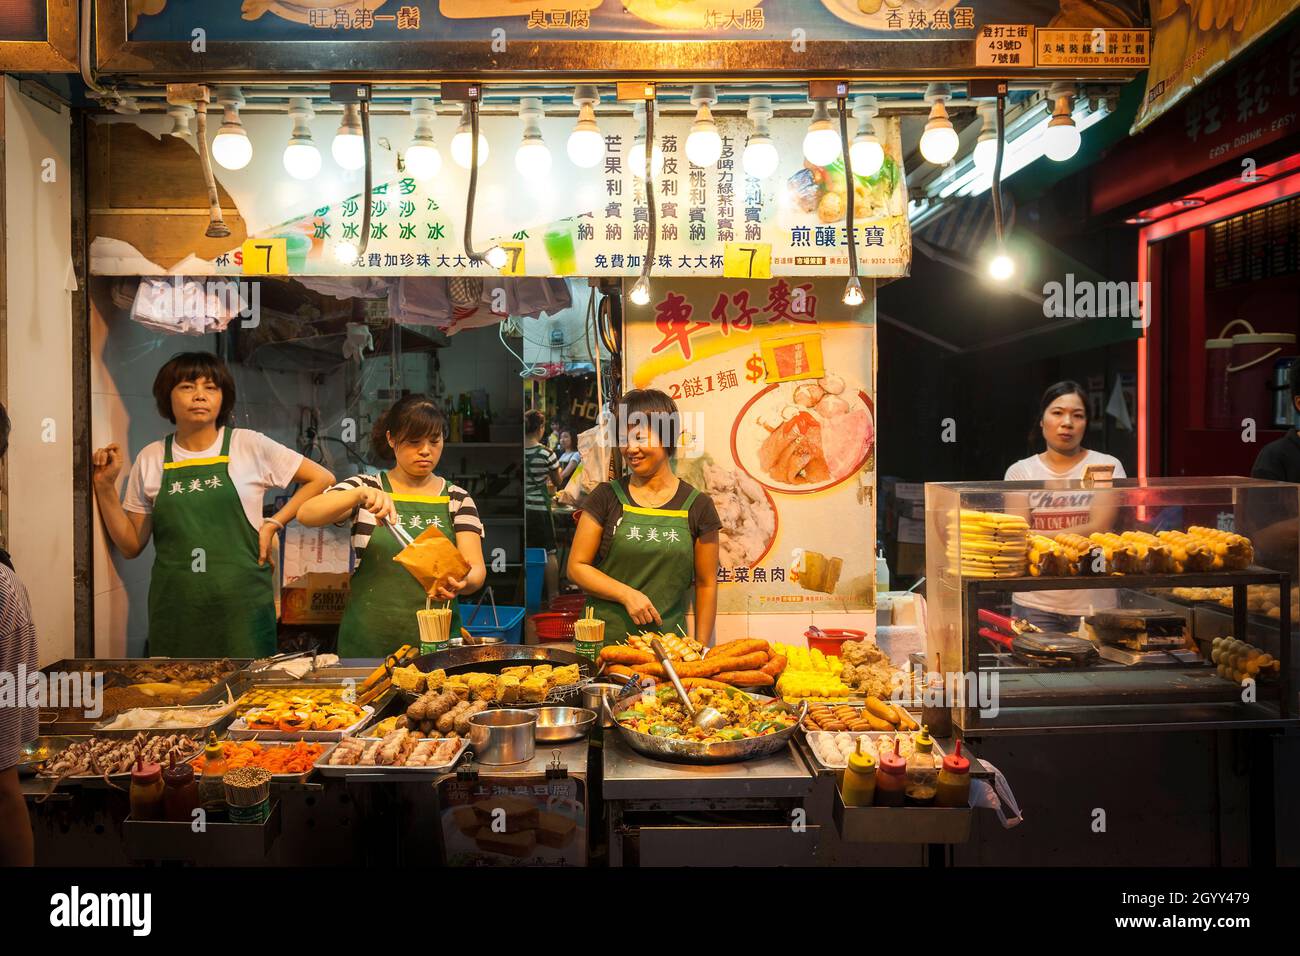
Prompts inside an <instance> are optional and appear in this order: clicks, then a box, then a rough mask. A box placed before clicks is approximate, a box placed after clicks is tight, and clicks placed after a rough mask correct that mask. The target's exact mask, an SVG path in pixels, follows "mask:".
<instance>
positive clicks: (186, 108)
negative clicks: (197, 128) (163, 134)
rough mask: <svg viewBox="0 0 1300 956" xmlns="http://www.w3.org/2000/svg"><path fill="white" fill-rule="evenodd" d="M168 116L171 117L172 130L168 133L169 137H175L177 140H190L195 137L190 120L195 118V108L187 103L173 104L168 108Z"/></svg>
mask: <svg viewBox="0 0 1300 956" xmlns="http://www.w3.org/2000/svg"><path fill="white" fill-rule="evenodd" d="M167 115H168V116H170V117H171V121H172V128H171V129H169V130H168V131H167V135H168V136H175V137H176V138H177V139H189V138H190V137H191V136H193V135H194V132H193V131H192V130H191V129H190V120H192V119H193V118H194V107H193V106H190V105H189V104H187V103H173V104H171V105H170V106H168V107H167Z"/></svg>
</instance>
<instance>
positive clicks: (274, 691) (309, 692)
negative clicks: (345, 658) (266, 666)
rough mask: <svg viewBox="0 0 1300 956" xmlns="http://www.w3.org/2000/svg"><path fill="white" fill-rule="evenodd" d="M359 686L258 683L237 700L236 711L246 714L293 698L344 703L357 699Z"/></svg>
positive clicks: (278, 704)
mask: <svg viewBox="0 0 1300 956" xmlns="http://www.w3.org/2000/svg"><path fill="white" fill-rule="evenodd" d="M356 696H357V688H356V686H355V685H352V684H310V685H308V684H302V683H283V684H257V685H256V686H254V687H253V688H252V689H251V690H248V691H246V692H245V693H244V694H243V696H242V697H240V698H239V700H237V701H236V702H235V713H236V714H246V713H248V711H250V710H254V709H256V708H260V707H276V706H283V705H285V704H287V703H289V702H290V701H293V700H300V701H301V700H309V701H312V702H314V703H317V704H342V703H354V702H355V701H356Z"/></svg>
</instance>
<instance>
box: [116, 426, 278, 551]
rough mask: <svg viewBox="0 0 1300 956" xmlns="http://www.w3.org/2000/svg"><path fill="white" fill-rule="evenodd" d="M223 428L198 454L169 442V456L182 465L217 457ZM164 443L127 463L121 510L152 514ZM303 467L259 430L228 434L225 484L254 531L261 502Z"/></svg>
mask: <svg viewBox="0 0 1300 956" xmlns="http://www.w3.org/2000/svg"><path fill="white" fill-rule="evenodd" d="M224 437H225V429H224V428H219V429H217V440H216V441H214V442H213V443H212V444H211V445H210V446H209V447H207V448H204V449H202V450H200V451H189V450H187V449H185V448H182V447H181V446H180V445H179V444H178V443H177V442H176V441H174V440H173V441H172V458H173V460H175V461H186V460H188V459H190V458H213V457H215V456H217V455H220V454H221V442H222V439H223V438H224ZM163 453H164V445H163V442H161V441H156V442H153V443H151V444H149V445H146V446H145V447H144V450H143V451H141V452H140V454H139V455H137V456H136V459H135V463H134V464H132V465H131V475H130V477H129V478H127V480H126V494H125V495H123V497H122V507H123V508H125V509H126V510H127V511H134V512H135V513H136V514H143V515H147V514H152V513H153V503H154V500H155V499H156V498H157V497H158V490H159V489H160V488H162V475H163ZM301 464H302V455H300V454H299V453H298V452H296V451H294V450H293V449H292V448H286V447H285V446H284V445H281V444H280V443H279V442H277V441H274V440H273V439H270V438H267V437H266V436H265V435H263V434H262V433H261V432H255V431H252V430H250V429H247V428H236V429H234V430H233V431H232V432H231V435H230V464H229V465H228V466H227V467H228V468H229V470H230V480H231V481H233V482H234V484H235V488H236V490H237V491H238V492H239V500H240V502H241V503H242V504H243V506H244V514H245V515H247V516H248V523H249V524H251V525H252V526H253V527H254V528H259V527H261V525H262V504H263V502H264V501H265V499H266V493H267V491H269V490H271V489H272V488H285V487H288V485H289V484H290V483H291V482H292V481H293V476H294V475H295V474H297V473H298V466H299V465H301Z"/></svg>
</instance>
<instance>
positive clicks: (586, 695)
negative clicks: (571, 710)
mask: <svg viewBox="0 0 1300 956" xmlns="http://www.w3.org/2000/svg"><path fill="white" fill-rule="evenodd" d="M622 689H623V688H622V687H621V686H619V685H618V684H584V685H583V686H582V687H581V688H580V690H579V691H578V693H579V696H580V697H581V701H580V702H581V704H582V706H583V707H585V708H587V709H588V710H594V711H595V712H596V713H597V714H598V715H599V716H600V726H601V727H605V728H609V727H613V726H614V715H613V713H611V711H610V707H611V705H612V704H613V701H614V698H615V697H616V696H618V692H619V691H620V690H622Z"/></svg>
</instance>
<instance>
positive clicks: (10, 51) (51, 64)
mask: <svg viewBox="0 0 1300 956" xmlns="http://www.w3.org/2000/svg"><path fill="white" fill-rule="evenodd" d="M76 71H77V3H76V0H0V72H4V73H75V72H76Z"/></svg>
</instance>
